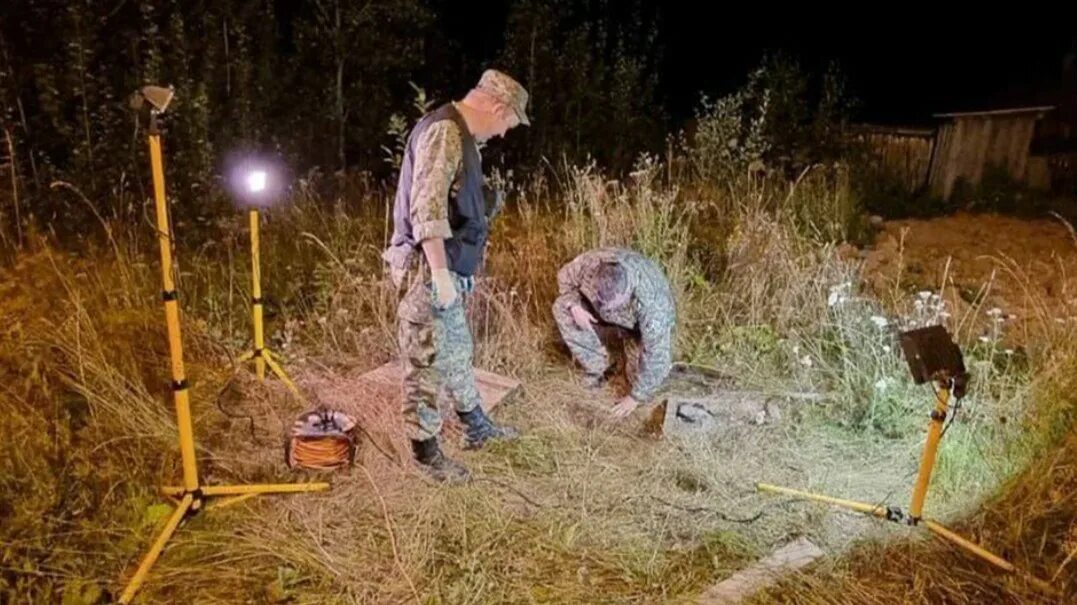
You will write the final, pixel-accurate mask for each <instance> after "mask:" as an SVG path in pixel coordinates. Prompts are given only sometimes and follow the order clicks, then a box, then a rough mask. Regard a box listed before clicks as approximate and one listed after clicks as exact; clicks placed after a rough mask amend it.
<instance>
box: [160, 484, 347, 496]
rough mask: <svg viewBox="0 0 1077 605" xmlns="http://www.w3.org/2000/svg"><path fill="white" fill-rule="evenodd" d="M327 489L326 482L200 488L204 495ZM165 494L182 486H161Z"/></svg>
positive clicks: (179, 493) (318, 490)
mask: <svg viewBox="0 0 1077 605" xmlns="http://www.w3.org/2000/svg"><path fill="white" fill-rule="evenodd" d="M327 489H329V484H328V483H269V484H264V485H207V486H205V487H203V488H202V493H203V494H205V495H206V496H238V495H240V494H270V493H275V494H290V493H297V492H320V491H322V490H327ZM161 493H163V494H165V495H166V496H178V495H181V494H183V488H182V487H171V486H169V487H162V488H161Z"/></svg>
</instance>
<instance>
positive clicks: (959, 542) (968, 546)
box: [923, 519, 1058, 594]
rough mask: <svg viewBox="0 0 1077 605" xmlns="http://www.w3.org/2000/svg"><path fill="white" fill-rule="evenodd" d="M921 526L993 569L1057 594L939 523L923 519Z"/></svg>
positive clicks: (1045, 584) (1046, 591) (1051, 588)
mask: <svg viewBox="0 0 1077 605" xmlns="http://www.w3.org/2000/svg"><path fill="white" fill-rule="evenodd" d="M923 525H924V526H925V527H927V528H928V529H929V530H931V533H933V534H935V535H936V536H939V537H940V538H943V539H944V540H947V541H948V542H950V543H952V544H954V545H956V546H959V547H961V549H962V550H964V551H965V552H967V553H969V554H972V555H975V556H976V557H979V558H980V559H982V560H984V561H987V562H988V563H990V564H992V565H994V566H995V567H997V568H999V569H1001V570H1002V571H1005V572H1008V573H1012V574H1017V575H1019V576H1021V577H1022V578H1024V579H1026V580H1028V581H1029V582H1030V583H1031V584H1032V585H1033V586H1035V587H1036V588H1037V589H1039V590H1040V591H1042V592H1045V593H1047V594H1058V593H1057V591H1056V590H1055V588H1054V587H1053V586H1051V585H1050V584H1048V583H1047V582H1045V581H1043V580H1041V579H1039V578H1037V577H1035V576H1033V575H1030V574H1028V573H1026V572H1024V571H1021V570H1020V569H1018V568H1017V567H1016V566H1014V564H1013V563H1010V562H1009V561H1007V560H1006V559H1003V558H1002V557H1000V556H998V555H996V554H995V553H993V552H991V551H989V550H987V549H986V548H984V547H982V546H980V545H979V544H976V543H975V542H973V541H971V540H968V539H966V538H964V537H962V536H960V535H958V534H957V533H955V532H953V531H952V530H950V529H949V528H947V527H946V526H944V525H942V524H941V523H938V522H936V521H931V520H930V519H925V520H924V521H923Z"/></svg>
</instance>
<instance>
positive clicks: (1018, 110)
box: [933, 105, 1054, 118]
mask: <svg viewBox="0 0 1077 605" xmlns="http://www.w3.org/2000/svg"><path fill="white" fill-rule="evenodd" d="M1052 109H1054V106H1053V105H1039V106H1035V107H1012V108H1009V109H991V110H988V111H958V112H954V113H936V114H933V115H934V117H936V118H974V117H986V116H1008V115H1020V114H1023V113H1038V114H1041V115H1042V114H1044V113H1047V112H1048V111H1051V110H1052Z"/></svg>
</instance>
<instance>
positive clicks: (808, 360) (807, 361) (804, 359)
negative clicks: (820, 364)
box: [800, 355, 812, 368]
mask: <svg viewBox="0 0 1077 605" xmlns="http://www.w3.org/2000/svg"><path fill="white" fill-rule="evenodd" d="M800 365H802V366H804V367H805V368H810V367H811V366H812V361H811V355H805V356H804V357H801V358H800Z"/></svg>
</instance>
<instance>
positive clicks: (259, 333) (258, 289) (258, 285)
mask: <svg viewBox="0 0 1077 605" xmlns="http://www.w3.org/2000/svg"><path fill="white" fill-rule="evenodd" d="M250 219H251V319H252V321H253V323H254V368H255V373H256V374H257V375H258V380H264V379H265V377H266V362H265V332H264V329H263V326H262V265H261V258H260V256H259V252H258V251H259V247H260V243H259V238H258V223H259V216H258V209H256V208H252V209H251V211H250Z"/></svg>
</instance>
